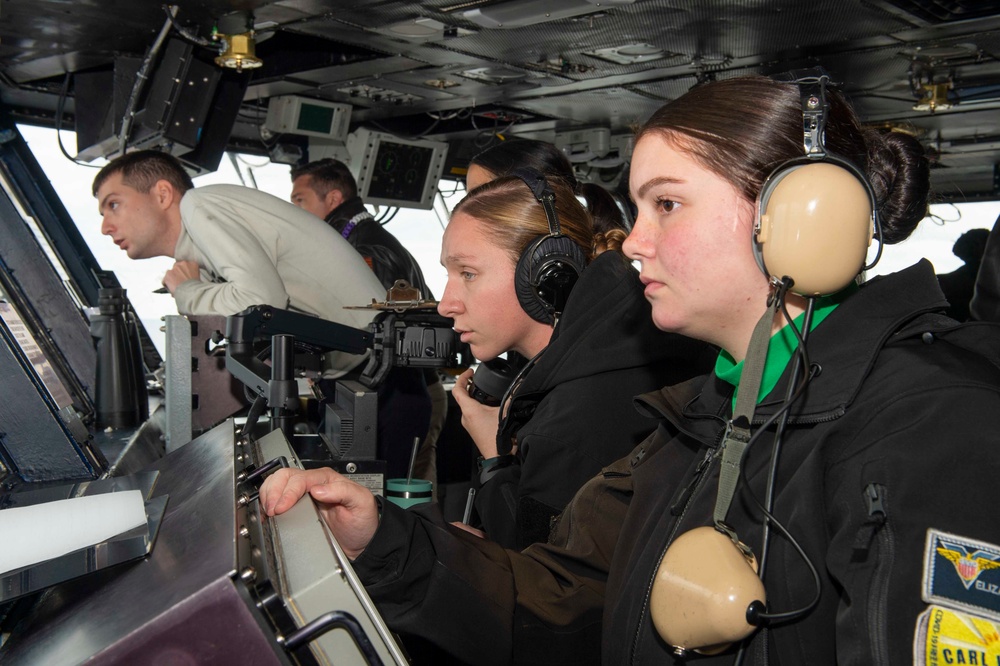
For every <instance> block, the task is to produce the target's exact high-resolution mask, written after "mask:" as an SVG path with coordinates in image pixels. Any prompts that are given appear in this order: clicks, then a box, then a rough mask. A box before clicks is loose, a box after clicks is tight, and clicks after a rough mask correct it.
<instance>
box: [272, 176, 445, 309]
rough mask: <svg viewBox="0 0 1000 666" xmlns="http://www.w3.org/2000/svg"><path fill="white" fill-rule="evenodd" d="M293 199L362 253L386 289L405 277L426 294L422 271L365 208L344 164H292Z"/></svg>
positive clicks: (412, 285)
mask: <svg viewBox="0 0 1000 666" xmlns="http://www.w3.org/2000/svg"><path fill="white" fill-rule="evenodd" d="M291 174H292V196H291V199H292V203H293V204H295V205H296V206H298V207H299V208H301V209H303V210H307V211H309V212H310V213H312V214H313V215H315V216H316V217H318V218H321V219H323V220H325V221H326V223H327V224H329V225H330V226H331V227H333V228H334V230H336V231H337V233H339V234H340V235H341V236H343V237H344V238H345V239H346V240H347V242H348V243H350V244H351V246H352V247H353V248H354V249H355V250H357V251H358V253H359V254H361V256H362V257H364V259H365V262H367V263H368V265H369V266H371V269H372V270H373V271H375V276H376V277H378V280H379V282H381V283H382V285H383V286H384V287H385V288H386V289H388V288H389V287H391V286H392V285H393V283H394V282H395V281H396V280H406V281H407V282H409V283H410V286H411V287H416V288H417V289H419V290H420V293H421V294H422V295H423V297H424V298H431V295H430V293H429V291H428V289H427V284H426V283H425V282H424V274H423V271H421V270H420V265H419V264H417V261H416V259H414V258H413V255H411V254H410V253H409V252H408V251H407V250H406V248H405V247H403V245H402V244H401V243H400V242H399V241H398V240H397V239H396V237H395V236H393V235H392V234H391V233H389V231H388V230H387V229H386V228H385V227H383V226H382V225H381V224H379V223H378V222H376V221H375V218H374V216H373V215H372V214H371V213H369V212H368V209H366V208H365V202H364V201H363V200H362V199H361V197H359V196H358V185H357V182H356V181H355V180H354V176H353V175H352V174H351V171H350V169H348V167H347V165H346V164H344V163H343V162H341V161H339V160H335V159H332V158H326V159H322V160H317V161H315V162H309V163H308V164H304V165H302V166H297V167H292V172H291Z"/></svg>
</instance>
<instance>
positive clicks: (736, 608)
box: [649, 527, 767, 654]
mask: <svg viewBox="0 0 1000 666" xmlns="http://www.w3.org/2000/svg"><path fill="white" fill-rule="evenodd" d="M766 601H767V595H766V591H765V590H764V583H763V582H761V580H760V578H758V577H757V561H756V559H753V558H752V557H751V558H748V557H747V556H746V555H744V553H743V552H742V551H741V550H740V549H739V548H737V546H736V544H734V543H733V540H732V539H731V538H729V536H727V535H724V534H722V533H721V532H719V531H718V530H716V529H715V528H714V527H696V528H695V529H693V530H690V531H688V532H684V533H683V534H681V535H680V536H679V537H677V539H675V540H674V542H673V543H672V544H670V547H669V548H667V552H666V553H664V555H663V558H662V559H661V560H660V566H659V568H657V570H656V576H655V577H654V578H653V586H652V590H651V591H650V597H649V614H650V618H651V619H652V621H653V626H654V627H655V628H656V631H657V633H659V634H660V637H661V638H663V640H664V641H666V642H667V643H668V644H670V645H673V646H675V647H678V648H682V649H684V650H688V651H690V650H696V651H698V652H701V653H703V654H716V653H718V652H722V651H723V650H725V649H726V648H727V647H728V646H729V645H730V644H732V643H736V642H738V641H741V640H743V639H744V638H746V637H747V636H749V635H750V634H751V633H753V631H754V629H755V627H754V626H752V625H750V624H749V623H748V622H747V618H746V614H747V608H748V607H749V606H750V605H751V604H753V603H755V602H757V605H756V606H754V607H755V608H757V607H760V606H763V605H764V603H765V602H766Z"/></svg>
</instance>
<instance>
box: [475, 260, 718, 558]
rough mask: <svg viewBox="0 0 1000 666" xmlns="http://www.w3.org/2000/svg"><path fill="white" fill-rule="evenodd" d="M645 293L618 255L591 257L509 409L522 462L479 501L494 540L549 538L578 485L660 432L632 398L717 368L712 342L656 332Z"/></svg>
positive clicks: (518, 542) (515, 543) (521, 544)
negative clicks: (709, 343)
mask: <svg viewBox="0 0 1000 666" xmlns="http://www.w3.org/2000/svg"><path fill="white" fill-rule="evenodd" d="M642 290H643V287H642V283H641V282H640V281H639V276H638V274H637V272H636V270H635V269H634V268H633V267H632V266H631V264H629V263H628V261H627V260H626V259H625V258H624V257H623V256H622V255H621V254H620V253H618V252H605V253H603V254H601V255H600V256H598V257H597V258H596V259H594V261H593V262H591V264H590V265H589V266H588V267H587V268H586V270H584V271H583V273H582V274H581V276H580V279H579V281H578V282H577V283H576V285H575V286H574V287H573V291H572V293H571V294H570V297H569V300H568V302H567V303H566V309H565V311H564V312H563V314H562V317H561V320H560V322H559V325H558V326H557V327H556V329H555V331H554V333H553V335H552V340H551V342H550V343H549V346H548V347H547V348H546V349H545V351H544V353H542V355H541V357H539V360H538V362H537V364H536V365H535V366H534V367H532V368H531V370H530V371H529V372H528V373H527V375H525V377H524V380H523V382H522V383H521V384H520V386H519V387H518V389H517V391H516V393H515V394H514V398H513V400H512V403H511V406H510V410H509V413H510V415H511V416H510V419H509V421H508V428H509V432H511V433H516V436H517V445H518V449H517V462H516V464H514V465H511V466H509V467H506V468H504V469H501V470H500V471H498V472H497V473H496V475H495V476H493V477H492V478H491V479H490V480H488V481H487V482H486V483H485V485H483V487H482V488H481V489H480V491H479V493H478V495H477V496H476V509H477V511H478V513H479V516H480V517H481V519H482V522H483V528H484V530H485V532H486V534H487V535H489V537H490V539H491V540H493V541H496V542H497V543H499V544H501V545H503V546H505V547H508V548H517V549H521V548H525V547H527V546H529V545H530V544H532V543H534V542H536V541H546V540H547V539H548V536H549V529H550V527H551V522H552V519H553V518H554V517H555V516H556V515H558V514H559V513H560V512H561V511H562V510H563V508H564V507H565V506H566V504H568V503H569V501H570V500H571V499H572V498H573V495H575V494H576V491H577V490H579V489H580V486H582V485H583V484H584V483H586V481H587V480H588V479H590V478H591V477H593V476H594V475H595V474H597V473H598V472H599V471H600V470H601V468H602V467H604V466H605V465H608V464H610V463H611V462H612V461H614V460H617V459H618V458H621V457H622V456H624V455H626V454H627V453H628V452H629V451H631V450H632V448H634V447H635V445H636V444H638V443H639V442H641V441H642V440H643V439H644V438H645V437H646V436H647V435H649V433H650V432H652V431H653V429H655V428H656V422H655V421H654V420H652V419H650V418H649V417H648V416H647V415H645V414H640V413H639V412H638V411H636V409H635V408H634V407H633V406H632V396H634V395H636V394H637V393H644V392H646V391H652V390H654V389H656V388H659V387H660V386H663V385H664V384H673V383H676V382H679V381H683V380H685V379H689V378H691V377H694V376H697V375H699V374H702V373H705V372H707V371H708V370H709V369H710V368H711V364H712V362H713V361H714V358H715V354H714V351H712V349H711V348H710V347H709V346H708V345H706V344H705V343H702V342H698V341H695V340H691V339H690V338H685V337H683V336H680V335H674V334H671V333H664V332H662V331H660V330H658V329H657V328H656V327H655V326H654V325H653V321H652V317H651V313H650V306H649V302H648V301H646V299H645V298H644V297H643V294H642ZM509 441H510V440H509V438H506V439H505V440H504V442H503V443H506V444H509ZM507 452H508V451H507V450H502V451H501V453H507Z"/></svg>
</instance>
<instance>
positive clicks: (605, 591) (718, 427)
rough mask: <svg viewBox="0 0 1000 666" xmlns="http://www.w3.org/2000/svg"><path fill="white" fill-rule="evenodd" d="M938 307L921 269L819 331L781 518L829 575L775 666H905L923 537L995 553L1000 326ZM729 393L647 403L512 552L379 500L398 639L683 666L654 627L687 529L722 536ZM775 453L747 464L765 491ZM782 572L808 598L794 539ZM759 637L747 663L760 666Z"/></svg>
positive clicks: (778, 555) (781, 492)
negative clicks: (671, 551) (548, 535)
mask: <svg viewBox="0 0 1000 666" xmlns="http://www.w3.org/2000/svg"><path fill="white" fill-rule="evenodd" d="M944 307H945V301H944V299H943V297H942V295H941V292H940V290H939V289H938V287H937V284H936V281H935V278H934V274H933V271H932V268H931V267H930V265H929V264H928V263H927V262H921V263H920V264H918V265H917V266H915V267H912V268H910V269H907V270H906V271H903V272H901V273H899V274H895V275H891V276H886V277H883V278H876V279H874V280H872V281H871V282H870V283H868V284H866V285H865V286H863V287H862V288H861V289H860V290H859V291H858V293H857V294H855V295H853V296H851V297H850V298H848V299H847V300H846V301H845V302H843V303H842V304H841V305H840V306H839V307H838V308H837V310H835V311H834V312H833V313H832V314H830V316H829V317H827V319H826V320H825V321H824V322H823V323H822V324H820V325H819V326H818V327H817V328H816V329H815V330H814V331H813V332H812V334H811V337H810V340H809V352H810V356H811V359H812V361H813V362H815V363H818V364H820V365H821V366H822V372H821V374H820V375H819V376H818V377H816V378H815V379H814V380H813V382H812V383H811V384H810V385H809V388H808V390H807V392H806V394H805V396H804V399H803V401H802V402H801V403H796V405H795V407H794V408H793V409H792V414H791V417H790V420H789V427H788V428H787V429H786V431H785V437H784V444H783V449H782V451H783V453H782V455H781V458H780V465H779V468H778V477H777V485H776V502H775V515H776V516H777V518H778V519H779V520H781V521H782V522H783V523H784V525H785V526H786V527H787V528H788V530H789V531H790V533H791V534H792V535H793V536H794V538H795V539H796V540H797V541H798V542H799V543H800V544H801V545H802V547H803V549H804V550H805V552H806V554H807V555H808V556H809V558H810V560H811V561H812V562H813V563H814V564H815V566H816V567H817V569H818V570H819V573H820V576H821V578H822V593H821V598H820V601H819V605H818V606H817V607H816V608H815V609H814V610H813V611H812V612H811V613H809V614H808V615H807V616H806V617H805V618H804V619H801V620H799V621H796V622H793V623H790V624H787V625H784V626H778V627H774V628H772V629H770V630H768V632H767V636H766V641H767V648H766V651H767V654H768V655H769V659H770V661H769V663H772V664H784V665H786V666H788V665H790V664H795V665H797V664H810V665H814V664H835V663H837V664H884V663H892V664H896V663H907V664H908V663H911V660H912V643H913V636H914V630H915V626H916V621H917V615H918V613H920V612H921V611H922V610H923V609H924V608H925V604H924V603H923V602H922V601H921V596H920V594H921V593H920V588H921V571H922V558H923V551H924V542H925V535H926V532H927V529H928V528H936V529H940V530H943V531H946V532H950V533H954V534H957V535H961V536H964V537H968V538H971V539H978V540H982V541H987V542H990V543H993V544H1000V524H998V522H997V521H996V520H995V518H994V516H993V515H992V507H995V506H996V505H997V504H998V502H1000V490H998V487H997V484H996V480H995V476H996V469H997V466H996V460H997V437H996V434H995V431H994V429H992V428H989V427H986V426H985V425H984V423H983V420H984V419H989V418H992V415H993V414H996V413H997V412H998V411H1000V331H998V327H997V326H996V325H993V324H985V323H974V324H965V325H958V324H957V323H956V322H954V321H953V320H951V319H948V318H946V317H943V316H941V315H939V314H936V313H935V311H937V310H941V309H943V308H944ZM786 382H787V378H782V380H780V381H779V382H778V385H777V386H776V387H775V389H774V390H773V391H772V393H771V394H770V395H769V396H767V397H766V398H765V399H764V400H763V401H762V403H761V405H760V406H759V408H758V412H757V413H756V414H755V419H756V420H760V419H762V418H765V417H766V416H767V415H768V414H769V413H773V410H774V409H776V408H777V406H778V404H779V403H780V402H781V400H780V396H783V395H784V389H785V385H786ZM731 394H732V390H731V387H728V385H726V384H724V383H722V382H721V381H720V380H718V379H717V378H715V377H714V375H713V376H710V377H709V378H708V379H707V380H706V381H702V382H701V384H700V385H699V381H698V380H692V381H690V382H687V383H686V384H682V385H679V386H677V387H673V388H670V389H665V390H664V391H661V392H660V393H658V394H653V395H651V396H648V397H646V398H645V399H644V404H645V405H646V408H647V409H650V410H652V411H653V412H654V413H657V414H659V415H660V416H661V417H662V419H663V421H662V422H661V425H660V428H659V429H658V430H657V432H656V433H655V434H654V435H653V436H652V437H651V438H649V439H648V440H647V441H646V442H644V443H643V444H641V445H640V446H639V447H637V449H636V450H635V452H634V453H633V454H632V455H631V456H629V457H628V458H625V459H622V460H620V461H618V462H616V463H614V464H613V465H611V466H609V467H608V468H606V469H605V470H604V471H603V473H602V474H601V475H600V476H598V477H595V478H594V479H592V480H591V481H590V482H588V483H587V484H586V485H585V486H584V488H583V489H582V490H581V491H580V493H579V494H578V495H577V496H576V497H575V498H574V499H573V501H572V502H571V503H570V505H569V506H568V507H567V508H566V511H565V512H564V513H563V515H562V517H561V518H560V520H559V523H558V525H557V527H556V530H555V531H554V534H553V537H552V540H551V542H550V544H544V545H543V544H539V545H535V546H532V547H531V548H528V549H527V550H525V551H524V552H523V553H522V554H518V553H514V552H511V551H505V550H503V549H501V548H499V547H496V546H495V544H491V543H489V542H486V541H483V540H480V539H476V538H474V537H470V536H466V535H465V534H464V533H459V532H458V531H457V530H455V529H454V528H451V527H450V526H446V525H443V524H441V522H440V520H438V519H436V518H433V517H432V516H431V515H430V513H429V512H428V513H423V514H422V513H419V512H416V511H413V512H405V511H402V510H398V511H397V510H396V508H395V507H393V506H385V507H384V514H383V519H382V525H381V526H380V527H379V530H378V531H377V533H376V535H375V538H374V539H373V540H372V542H371V544H370V545H369V547H368V549H367V550H366V551H365V552H364V553H363V554H362V555H361V556H360V557H359V558H358V560H357V561H356V562H355V568H356V569H357V571H358V573H359V574H360V575H361V577H362V580H363V581H364V582H365V584H366V585H367V587H368V590H369V593H370V594H371V596H372V598H373V599H374V600H375V602H376V604H377V605H378V607H379V609H380V610H381V611H382V613H383V614H384V615H385V617H386V619H387V620H388V622H389V624H390V626H392V627H394V628H396V629H399V630H403V631H407V632H410V633H419V634H423V635H425V636H427V637H428V638H430V639H431V640H433V641H436V642H438V643H439V644H441V645H444V646H446V647H447V648H448V649H449V650H451V651H453V652H454V653H456V654H458V655H459V656H460V657H462V658H463V659H465V660H467V661H470V662H472V663H477V664H486V663H490V664H505V663H512V662H513V663H550V664H552V663H566V664H569V663H573V664H581V663H597V662H600V661H603V663H605V664H664V663H671V658H670V656H669V655H670V649H669V647H668V646H666V645H665V644H664V642H663V641H662V640H661V639H660V638H659V636H658V635H657V634H656V632H655V630H654V628H653V627H652V624H651V621H650V619H649V615H648V607H647V603H648V601H647V599H648V590H649V586H650V581H651V578H652V576H653V574H654V572H655V570H656V568H657V566H658V563H659V560H660V557H661V555H662V553H663V551H664V550H665V548H666V546H667V545H668V543H669V542H670V541H671V540H672V539H673V538H674V537H675V536H676V535H677V534H679V533H681V532H682V531H685V530H688V529H690V528H692V527H694V526H697V525H706V524H710V522H711V514H712V508H713V505H714V502H715V494H716V493H715V484H716V482H717V469H718V461H717V459H715V458H714V454H715V448H716V447H717V445H718V442H719V439H720V435H721V432H722V429H723V425H724V422H725V419H726V418H727V417H728V416H729V413H730V405H731ZM776 396H777V397H776ZM770 444H771V442H770V441H767V438H766V437H765V438H764V439H763V440H761V441H759V442H758V443H757V444H755V445H754V447H752V448H751V450H750V453H749V461H748V465H747V469H748V473H747V475H746V476H747V482H748V484H747V485H748V486H749V488H750V490H751V491H752V492H754V493H755V494H756V495H757V496H758V497H759V496H761V493H762V475H763V474H764V473H765V472H764V468H765V467H766V464H767V459H768V457H769V455H768V452H769V451H770ZM873 497H874V498H875V500H877V501H873V499H872V498H873ZM729 518H730V522H731V523H732V524H733V526H734V527H735V528H736V530H737V532H738V533H739V535H740V537H741V538H742V539H743V540H744V541H746V542H747V543H748V544H750V545H751V546H753V547H757V544H758V543H759V526H760V516H759V513H758V512H756V511H754V510H753V509H751V508H749V502H748V501H747V500H746V499H745V494H741V495H740V496H739V497H738V500H737V501H734V504H733V508H732V510H731V513H730V516H729ZM769 562H770V563H769V565H768V574H767V576H766V579H765V583H766V588H767V591H768V596H769V606H770V608H771V609H772V610H775V611H787V610H792V609H794V608H798V607H800V606H802V605H803V604H805V603H806V602H807V601H808V600H809V599H810V597H811V596H812V594H813V591H814V588H813V584H812V582H811V577H810V575H809V574H808V573H807V571H808V570H807V568H806V566H805V565H804V563H803V561H802V559H801V558H800V557H799V556H798V555H797V554H795V553H794V552H793V550H792V548H791V547H790V546H789V545H788V543H787V542H786V541H785V540H784V539H783V538H781V537H774V539H773V540H772V547H771V550H770V553H769ZM763 640H764V638H763V637H762V636H761V634H760V633H758V635H757V636H756V638H755V641H754V644H753V645H751V647H750V648H749V652H748V660H747V661H746V662H745V663H763V658H762V657H761V652H762V651H763V647H762V646H763ZM733 658H734V655H733V653H732V652H731V651H730V652H727V653H725V654H722V655H719V656H716V657H707V658H701V659H696V660H693V661H692V662H691V663H697V664H706V665H707V664H731V663H732V662H733Z"/></svg>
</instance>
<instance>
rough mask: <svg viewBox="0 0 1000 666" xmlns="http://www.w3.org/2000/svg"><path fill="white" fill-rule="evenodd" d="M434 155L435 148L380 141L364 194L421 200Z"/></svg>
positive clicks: (373, 196) (402, 199) (412, 200)
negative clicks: (366, 190)
mask: <svg viewBox="0 0 1000 666" xmlns="http://www.w3.org/2000/svg"><path fill="white" fill-rule="evenodd" d="M433 155H434V149H433V148H427V147H424V146H410V145H406V144H402V143H395V142H393V141H386V140H382V141H380V142H379V146H378V152H377V153H376V154H375V164H374V165H373V167H372V171H371V181H370V182H369V184H368V192H367V193H366V195H365V196H367V197H370V198H373V199H374V198H378V199H395V200H398V201H408V202H413V203H420V201H421V199H422V198H423V195H424V184H425V183H426V181H427V172H428V171H429V170H430V168H431V159H432V158H433Z"/></svg>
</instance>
